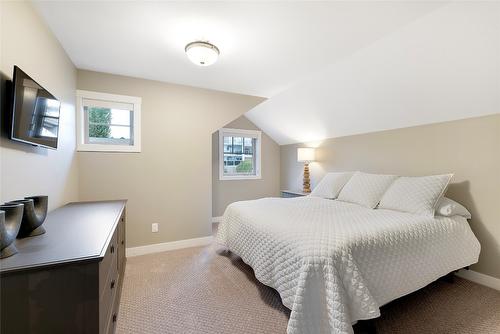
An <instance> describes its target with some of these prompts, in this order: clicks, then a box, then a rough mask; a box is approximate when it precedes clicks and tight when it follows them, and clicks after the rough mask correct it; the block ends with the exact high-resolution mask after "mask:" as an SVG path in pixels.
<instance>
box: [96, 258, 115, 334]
mask: <svg viewBox="0 0 500 334" xmlns="http://www.w3.org/2000/svg"><path fill="white" fill-rule="evenodd" d="M116 261H117V259H116V257H113V261H112V263H111V267H110V272H109V275H108V277H107V279H106V283H105V284H104V287H103V288H104V290H103V291H102V295H101V296H100V298H99V333H107V332H108V327H109V319H110V317H111V316H112V312H113V308H114V304H115V300H116V295H117V291H118V289H119V281H118V270H117V266H116Z"/></svg>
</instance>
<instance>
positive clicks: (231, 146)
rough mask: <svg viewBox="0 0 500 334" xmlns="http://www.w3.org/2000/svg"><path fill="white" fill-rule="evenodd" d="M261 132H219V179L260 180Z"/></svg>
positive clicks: (236, 130)
mask: <svg viewBox="0 0 500 334" xmlns="http://www.w3.org/2000/svg"><path fill="white" fill-rule="evenodd" d="M260 138H261V132H260V131H253V130H239V129H225V128H224V129H220V130H219V179H220V180H243V179H260Z"/></svg>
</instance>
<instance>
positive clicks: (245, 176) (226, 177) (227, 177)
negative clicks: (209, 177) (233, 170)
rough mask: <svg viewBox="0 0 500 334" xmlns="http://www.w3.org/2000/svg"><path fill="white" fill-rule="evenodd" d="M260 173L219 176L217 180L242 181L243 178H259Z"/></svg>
mask: <svg viewBox="0 0 500 334" xmlns="http://www.w3.org/2000/svg"><path fill="white" fill-rule="evenodd" d="M260 179H262V177H261V176H260V175H241V176H240V175H237V176H220V177H219V181H243V180H260Z"/></svg>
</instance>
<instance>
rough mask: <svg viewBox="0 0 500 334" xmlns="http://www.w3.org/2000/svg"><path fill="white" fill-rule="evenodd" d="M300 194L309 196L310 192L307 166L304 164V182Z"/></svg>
mask: <svg viewBox="0 0 500 334" xmlns="http://www.w3.org/2000/svg"><path fill="white" fill-rule="evenodd" d="M302 192H304V193H306V194H309V193H310V192H311V179H310V178H309V164H308V163H305V164H304V180H303V182H302Z"/></svg>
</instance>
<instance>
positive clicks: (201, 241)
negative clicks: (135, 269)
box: [125, 236, 213, 257]
mask: <svg viewBox="0 0 500 334" xmlns="http://www.w3.org/2000/svg"><path fill="white" fill-rule="evenodd" d="M212 240H213V237H212V236H209V237H202V238H194V239H185V240H177V241H171V242H163V243H159V244H152V245H146V246H139V247H130V248H127V249H126V251H125V255H126V257H132V256H139V255H144V254H151V253H159V252H166V251H170V250H175V249H182V248H189V247H198V246H206V245H209V244H211V243H212Z"/></svg>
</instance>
